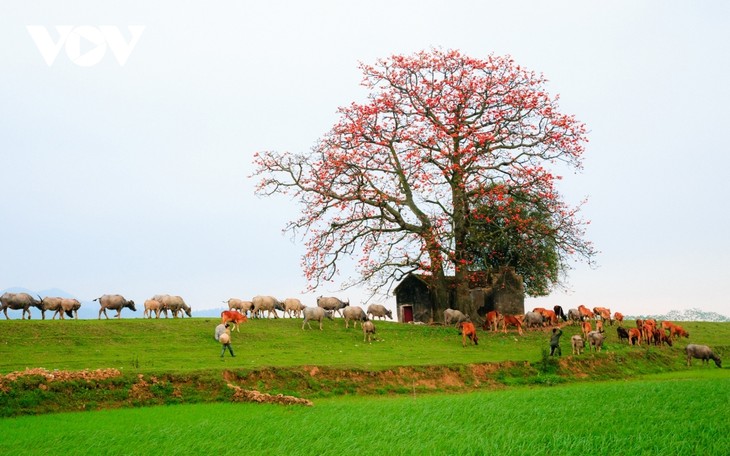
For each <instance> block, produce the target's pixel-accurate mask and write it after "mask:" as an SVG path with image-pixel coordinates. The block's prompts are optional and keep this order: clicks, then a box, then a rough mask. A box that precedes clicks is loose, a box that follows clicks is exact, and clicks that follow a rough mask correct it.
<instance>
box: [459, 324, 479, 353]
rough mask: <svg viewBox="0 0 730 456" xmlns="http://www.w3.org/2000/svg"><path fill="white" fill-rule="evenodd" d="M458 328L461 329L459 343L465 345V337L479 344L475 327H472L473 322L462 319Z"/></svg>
mask: <svg viewBox="0 0 730 456" xmlns="http://www.w3.org/2000/svg"><path fill="white" fill-rule="evenodd" d="M459 329H460V330H461V345H463V346H464V347H466V338H467V337H468V338H469V340H470V341H472V342H474V345H479V344H478V341H479V338H478V337H477V329H476V328H475V327H474V323H472V322H470V321H462V322H461V323H459Z"/></svg>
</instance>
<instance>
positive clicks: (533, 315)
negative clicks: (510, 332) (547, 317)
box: [523, 312, 543, 328]
mask: <svg viewBox="0 0 730 456" xmlns="http://www.w3.org/2000/svg"><path fill="white" fill-rule="evenodd" d="M523 322H524V324H525V328H532V327H533V326H536V327H538V328H539V327H542V322H543V318H542V314H540V313H538V312H527V313H526V314H525V319H524V320H523Z"/></svg>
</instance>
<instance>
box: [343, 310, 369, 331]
mask: <svg viewBox="0 0 730 456" xmlns="http://www.w3.org/2000/svg"><path fill="white" fill-rule="evenodd" d="M342 316H343V317H345V328H349V327H350V320H352V321H353V323H352V326H353V327H354V328H357V322H358V321H359V322H360V325H361V326H362V323H363V322H365V321H367V319H368V316H367V315H365V311H364V310H362V307H360V306H347V307H345V309H344V310H343V311H342Z"/></svg>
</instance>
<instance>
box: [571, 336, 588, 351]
mask: <svg viewBox="0 0 730 456" xmlns="http://www.w3.org/2000/svg"><path fill="white" fill-rule="evenodd" d="M570 345H572V347H573V354H574V355H580V354H581V353H583V350H584V349H585V347H586V341H584V340H583V338H582V337H580V336H579V335H578V334H576V335H575V336H573V337H571V338H570Z"/></svg>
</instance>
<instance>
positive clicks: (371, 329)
mask: <svg viewBox="0 0 730 456" xmlns="http://www.w3.org/2000/svg"><path fill="white" fill-rule="evenodd" d="M360 326H362V341H363V342H370V340H371V336H372V335H373V334H375V325H374V324H373V322H372V321H370V320H367V321H365V322H363V324H362V325H360Z"/></svg>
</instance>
